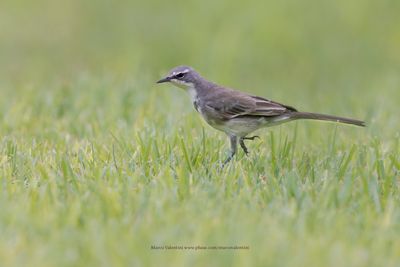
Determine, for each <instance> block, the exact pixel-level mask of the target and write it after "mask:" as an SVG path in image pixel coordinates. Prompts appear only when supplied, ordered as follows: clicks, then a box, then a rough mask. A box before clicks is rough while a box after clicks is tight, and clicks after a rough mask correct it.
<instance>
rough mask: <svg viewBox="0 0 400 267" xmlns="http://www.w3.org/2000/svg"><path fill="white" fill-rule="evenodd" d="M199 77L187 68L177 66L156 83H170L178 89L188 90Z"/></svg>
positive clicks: (191, 69)
mask: <svg viewBox="0 0 400 267" xmlns="http://www.w3.org/2000/svg"><path fill="white" fill-rule="evenodd" d="M199 78H200V75H199V74H198V73H197V72H196V71H195V70H194V69H193V68H192V67H189V66H178V67H175V68H173V69H172V70H170V72H169V73H168V75H167V76H166V77H165V78H162V79H161V80H159V81H158V82H157V83H165V82H170V83H172V84H174V85H175V86H178V87H180V88H184V89H188V88H191V87H194V85H195V83H196V81H197V80H198V79H199Z"/></svg>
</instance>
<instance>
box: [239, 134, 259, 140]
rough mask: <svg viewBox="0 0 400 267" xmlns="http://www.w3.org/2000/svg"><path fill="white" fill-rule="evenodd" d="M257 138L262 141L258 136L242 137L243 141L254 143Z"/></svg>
mask: <svg viewBox="0 0 400 267" xmlns="http://www.w3.org/2000/svg"><path fill="white" fill-rule="evenodd" d="M256 138H258V139H260V137H259V136H258V135H255V136H250V137H242V139H243V140H251V141H253V140H254V139H256Z"/></svg>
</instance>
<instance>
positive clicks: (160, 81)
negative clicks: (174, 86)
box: [157, 77, 171, 83]
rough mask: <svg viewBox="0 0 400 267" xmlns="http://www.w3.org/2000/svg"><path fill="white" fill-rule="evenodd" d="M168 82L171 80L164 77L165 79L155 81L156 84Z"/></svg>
mask: <svg viewBox="0 0 400 267" xmlns="http://www.w3.org/2000/svg"><path fill="white" fill-rule="evenodd" d="M170 80H171V78H170V77H165V78H162V79H161V80H159V81H157V83H166V82H169V81H170Z"/></svg>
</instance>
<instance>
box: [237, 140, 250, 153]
mask: <svg viewBox="0 0 400 267" xmlns="http://www.w3.org/2000/svg"><path fill="white" fill-rule="evenodd" d="M244 140H245V139H244V138H240V139H239V145H240V147H241V148H242V149H243V152H244V153H245V154H246V156H248V155H249V150H247V147H246V145H245V144H244Z"/></svg>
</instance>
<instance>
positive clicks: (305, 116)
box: [290, 112, 365, 127]
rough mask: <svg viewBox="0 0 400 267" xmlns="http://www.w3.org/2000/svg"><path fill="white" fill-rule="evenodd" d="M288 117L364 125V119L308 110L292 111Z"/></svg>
mask: <svg viewBox="0 0 400 267" xmlns="http://www.w3.org/2000/svg"><path fill="white" fill-rule="evenodd" d="M290 118H293V119H309V120H320V121H334V122H340V123H347V124H353V125H357V126H362V127H364V126H365V122H364V121H360V120H355V119H349V118H343V117H337V116H332V115H325V114H318V113H310V112H293V113H291V114H290Z"/></svg>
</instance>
